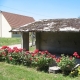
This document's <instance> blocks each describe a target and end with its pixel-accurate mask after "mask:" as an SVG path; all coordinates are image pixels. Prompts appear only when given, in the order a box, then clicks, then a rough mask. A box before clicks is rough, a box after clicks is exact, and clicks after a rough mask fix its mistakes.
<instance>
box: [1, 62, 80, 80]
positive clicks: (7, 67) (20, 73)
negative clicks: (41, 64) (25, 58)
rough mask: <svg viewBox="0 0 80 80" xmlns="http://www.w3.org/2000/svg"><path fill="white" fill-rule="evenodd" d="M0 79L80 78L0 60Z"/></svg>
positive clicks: (48, 79)
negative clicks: (39, 70)
mask: <svg viewBox="0 0 80 80" xmlns="http://www.w3.org/2000/svg"><path fill="white" fill-rule="evenodd" d="M0 80H80V76H79V77H75V78H70V77H69V76H67V77H66V76H63V75H62V74H48V73H44V72H38V71H36V70H35V69H33V68H28V67H26V66H22V65H20V66H19V65H11V64H7V63H5V62H0Z"/></svg>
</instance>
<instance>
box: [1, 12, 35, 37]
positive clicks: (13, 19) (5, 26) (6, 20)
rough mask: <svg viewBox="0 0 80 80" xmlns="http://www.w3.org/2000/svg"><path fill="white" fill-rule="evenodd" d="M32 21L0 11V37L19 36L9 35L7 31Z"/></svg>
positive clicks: (15, 35)
mask: <svg viewBox="0 0 80 80" xmlns="http://www.w3.org/2000/svg"><path fill="white" fill-rule="evenodd" d="M33 21H34V18H33V17H29V16H23V15H19V14H14V13H9V12H4V11H0V37H8V38H11V37H17V36H20V35H19V34H18V33H10V32H9V31H10V30H11V29H14V28H17V27H20V26H22V25H25V24H28V23H31V22H33Z"/></svg>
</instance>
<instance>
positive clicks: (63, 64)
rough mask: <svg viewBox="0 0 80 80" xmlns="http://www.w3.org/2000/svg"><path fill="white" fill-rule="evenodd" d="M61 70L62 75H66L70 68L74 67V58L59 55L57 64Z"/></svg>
mask: <svg viewBox="0 0 80 80" xmlns="http://www.w3.org/2000/svg"><path fill="white" fill-rule="evenodd" d="M57 64H58V66H59V67H60V68H61V70H62V72H63V74H65V75H68V74H69V72H70V71H71V70H72V68H73V67H74V66H75V58H74V57H69V56H64V54H62V55H61V59H60V62H58V63H57Z"/></svg>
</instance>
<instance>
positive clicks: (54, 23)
mask: <svg viewBox="0 0 80 80" xmlns="http://www.w3.org/2000/svg"><path fill="white" fill-rule="evenodd" d="M12 31H24V32H28V31H53V32H55V31H67V32H68V31H76V32H79V31H80V18H70V19H44V20H40V21H35V22H32V23H29V24H27V25H23V26H22V27H19V28H16V29H13V30H12Z"/></svg>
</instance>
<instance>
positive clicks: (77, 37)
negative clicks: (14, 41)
mask: <svg viewBox="0 0 80 80" xmlns="http://www.w3.org/2000/svg"><path fill="white" fill-rule="evenodd" d="M36 48H38V49H40V50H48V51H49V52H51V53H53V54H54V53H60V54H62V53H64V54H73V52H74V51H77V52H79V53H80V33H79V32H37V33H36Z"/></svg>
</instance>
